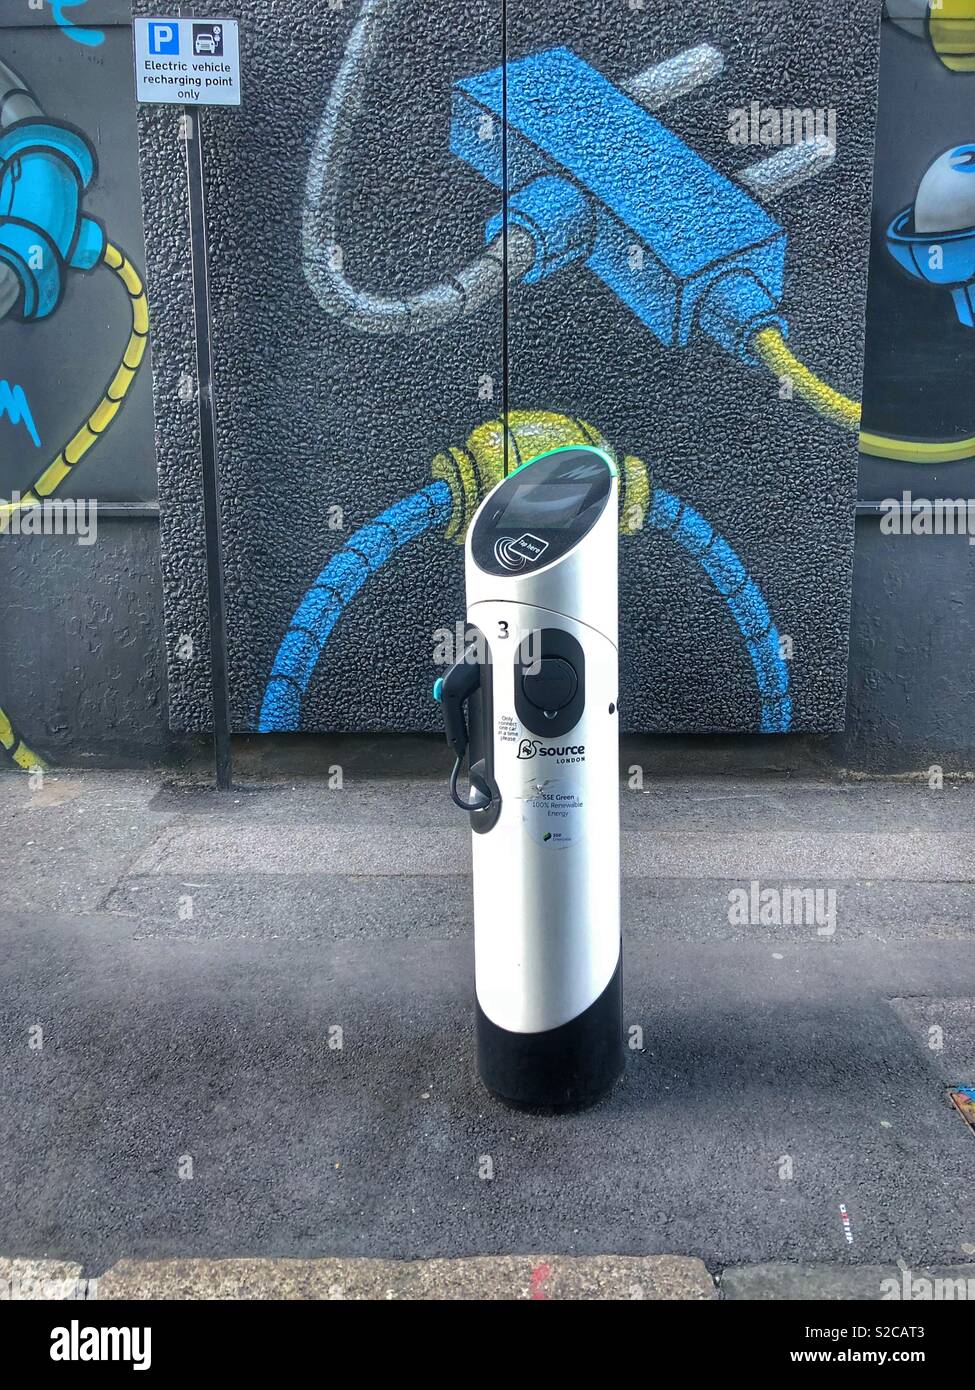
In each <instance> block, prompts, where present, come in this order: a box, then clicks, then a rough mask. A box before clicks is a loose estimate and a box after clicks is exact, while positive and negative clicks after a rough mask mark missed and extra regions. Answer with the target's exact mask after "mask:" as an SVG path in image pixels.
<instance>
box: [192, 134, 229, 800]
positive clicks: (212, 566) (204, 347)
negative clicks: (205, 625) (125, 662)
mask: <svg viewBox="0 0 975 1390" xmlns="http://www.w3.org/2000/svg"><path fill="white" fill-rule="evenodd" d="M200 115H201V113H200V112H199V110H196V109H194V108H193V107H186V108H184V113H183V142H184V144H185V146H186V182H187V188H188V191H189V209H190V251H191V256H192V261H193V315H194V318H195V320H196V377H197V400H198V402H199V411H200V461H201V464H202V466H203V519H204V526H205V531H206V560H207V601H208V608H209V614H210V682H211V704H212V710H213V747H214V755H215V759H216V768H217V786H218V788H219V789H220V791H229V789H230V783H231V755H230V693H229V686H228V681H227V609H226V602H225V598H224V583H223V536H222V526H221V520H220V469H219V461H218V455H217V422H216V416H215V413H214V408H213V349H212V343H211V336H210V279H209V266H208V262H207V215H206V186H205V184H204V181H203V123H202V121H201V119H200Z"/></svg>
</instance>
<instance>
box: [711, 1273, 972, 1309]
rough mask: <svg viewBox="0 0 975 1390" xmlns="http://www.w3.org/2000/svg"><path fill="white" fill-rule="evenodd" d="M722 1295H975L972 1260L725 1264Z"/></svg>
mask: <svg viewBox="0 0 975 1390" xmlns="http://www.w3.org/2000/svg"><path fill="white" fill-rule="evenodd" d="M719 1285H720V1290H721V1297H722V1298H726V1299H732V1300H735V1301H744V1300H747V1301H754V1300H756V1299H758V1300H762V1301H764V1300H805V1299H813V1300H816V1301H825V1302H841V1303H848V1302H851V1301H852V1302H866V1301H871V1302H876V1301H877V1300H882V1301H884V1302H895V1303H896V1302H904V1301H907V1302H912V1303H913V1302H922V1301H924V1298H925V1294H927V1298H928V1300H930V1301H933V1300H934V1298H935V1296H936V1294H937V1295H938V1296H939V1297H940V1298H941V1299H943V1300H944V1301H946V1302H947V1301H950V1302H967V1301H968V1300H970V1299H975V1265H973V1264H959V1265H946V1266H938V1267H936V1268H933V1269H910V1268H908V1267H906V1266H905V1267H903V1268H902V1267H901V1266H900V1265H896V1264H892V1265H850V1266H847V1267H846V1268H844V1267H842V1266H837V1265H803V1264H797V1265H784V1264H767V1265H751V1266H747V1265H746V1266H744V1267H740V1268H732V1269H725V1270H722V1272H721V1278H720V1281H719Z"/></svg>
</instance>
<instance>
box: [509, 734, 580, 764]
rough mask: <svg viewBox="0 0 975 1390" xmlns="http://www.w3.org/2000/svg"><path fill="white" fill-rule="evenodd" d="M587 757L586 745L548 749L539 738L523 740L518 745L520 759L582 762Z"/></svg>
mask: <svg viewBox="0 0 975 1390" xmlns="http://www.w3.org/2000/svg"><path fill="white" fill-rule="evenodd" d="M585 756H586V745H585V744H584V743H580V744H565V745H564V746H563V747H561V748H546V747H544V745H543V744H541V743H539V741H538V739H537V738H523V739H522V740H521V742H520V743H519V744H518V757H519V758H563V759H568V758H573V759H576V760H577V761H579V762H581V761H582V759H583V758H584V757H585Z"/></svg>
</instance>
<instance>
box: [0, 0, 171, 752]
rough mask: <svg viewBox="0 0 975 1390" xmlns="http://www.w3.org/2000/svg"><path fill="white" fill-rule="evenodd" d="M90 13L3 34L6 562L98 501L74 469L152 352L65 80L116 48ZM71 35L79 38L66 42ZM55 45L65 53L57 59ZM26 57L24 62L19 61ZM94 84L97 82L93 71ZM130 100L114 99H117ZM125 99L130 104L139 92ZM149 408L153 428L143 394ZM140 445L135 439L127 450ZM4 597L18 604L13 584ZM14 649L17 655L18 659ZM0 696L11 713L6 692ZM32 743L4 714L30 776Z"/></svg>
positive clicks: (2, 725) (0, 469) (7, 738)
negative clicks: (99, 200) (46, 523)
mask: <svg viewBox="0 0 975 1390" xmlns="http://www.w3.org/2000/svg"><path fill="white" fill-rule="evenodd" d="M81 3H85V0H81ZM79 8H80V5H78V4H76V5H69V4H53V5H51V7H50V10H49V11H43V12H41V13H39V14H35V16H34V17H35V20H36V23H35V24H34V25H33V26H29V25H28V26H24V27H20V28H18V27H16V26H8V25H7V24H5V25H4V26H3V27H0V353H2V356H0V497H2V499H3V500H0V535H2V536H3V537H4V539H3V544H4V545H5V547H7V549H6V550H5V552H4V553H5V555H6V554H9V553H10V547H11V546H12V544H13V535H16V536H29V535H31V534H33V533H34V532H35V531H36V530H37V517H38V516H39V515H40V514H41V511H42V509H45V508H48V509H49V508H50V505H51V503H52V499H54V498H55V497H56V496H58V497H61V496H62V495H68V496H71V497H78V496H79V495H90V494H79V492H78V488H77V484H76V481H75V471H76V469H77V468H78V466H79V465H80V464H81V462H82V460H84V459H86V458H87V457H88V455H89V453H90V452H91V451H93V450H95V448H96V446H100V445H101V441H102V440H103V438H104V437H105V436H106V434H107V433H108V431H110V430H113V429H114V427H115V426H116V421H117V420H118V419H119V417H120V413H121V412H122V411H123V408H124V407H125V406H126V404H127V403H128V401H129V399H130V396H131V394H132V392H133V388H134V386H135V383H136V379H137V376H138V373H139V367H140V364H141V362H142V359H143V356H144V354H145V350H146V344H147V335H148V327H149V323H148V307H147V300H146V294H145V289H144V286H143V282H142V277H141V275H140V273H139V271H138V270H137V269H136V267H135V265H134V264H133V262H132V261H131V260H130V259H129V257H128V255H127V254H126V252H125V250H123V249H122V246H121V245H120V244H118V243H117V242H116V241H115V240H114V234H113V232H112V230H111V224H110V223H109V222H107V221H106V220H105V219H103V218H102V217H101V216H98V215H96V214H95V212H94V211H93V209H92V200H93V194H94V191H95V189H96V187H97V185H98V182H99V177H100V171H99V162H98V151H97V150H96V147H95V144H94V141H93V140H92V138H91V136H90V135H89V134H88V133H87V132H86V130H84V129H83V128H82V127H81V126H80V125H76V124H75V123H74V121H73V119H72V117H73V116H74V114H75V113H74V112H73V111H72V110H71V105H70V102H69V101H68V102H66V100H65V96H66V92H65V87H66V85H67V86H68V88H69V89H70V85H71V84H70V83H68V84H65V83H64V82H63V81H62V80H60V79H61V74H60V72H59V68H60V67H61V66H62V65H63V64H64V63H66V62H67V61H68V60H69V59H72V61H73V62H77V61H78V60H75V59H73V58H72V52H77V53H78V54H79V58H80V61H81V62H82V63H84V62H85V61H86V60H85V59H84V58H83V57H80V55H81V54H82V53H88V52H91V51H94V50H96V49H98V50H100V49H101V48H102V46H103V45H104V44H105V43H106V34H105V33H104V32H102V30H100V29H95V28H90V27H84V28H82V27H80V26H79V25H78V24H76V23H74V21H73V20H72V18H71V16H70V15H69V14H68V13H67V12H68V11H69V10H75V9H79ZM62 35H63V37H62ZM64 37H66V38H67V39H69V40H70V41H71V42H70V43H69V44H68V45H66V46H65V45H64ZM124 37H125V38H126V39H127V37H128V34H127V30H126V31H124ZM52 43H53V44H56V45H58V48H59V52H58V57H57V59H53V50H52V47H51V45H52ZM15 50H16V51H17V53H19V54H22V55H23V57H19V56H18V57H15V56H14V55H15ZM52 59H53V60H52ZM85 76H91V78H92V80H94V74H93V73H89V72H88V71H86V72H85ZM81 80H82V82H83V81H84V80H85V79H84V76H83V77H82V78H81ZM112 95H113V94H112V93H109V99H111V96H112ZM120 95H121V94H120V93H118V92H117V91H116V92H115V93H114V96H115V97H116V99H118V98H119V96H120ZM124 98H125V99H126V100H129V99H130V98H129V93H128V92H125V93H124ZM110 179H111V172H110ZM136 211H137V206H136ZM131 214H132V207H131V200H130V206H129V208H127V209H126V211H125V220H126V222H127V224H128V225H129V226H130V227H131ZM141 404H142V411H143V417H142V419H143V430H145V414H144V412H145V408H146V406H147V404H148V402H147V401H146V399H145V397H143V400H142V403H141ZM131 439H132V435H131V433H127V434H126V435H125V437H124V439H123V440H122V442H121V448H122V450H125V449H126V446H131ZM111 461H112V460H111V459H110V458H109V459H108V460H107V462H111ZM95 481H97V479H96V480H95ZM109 492H110V489H109ZM5 597H6V600H7V602H8V603H10V602H11V600H12V592H11V588H10V581H9V579H8V581H7V593H6V595H5ZM16 654H17V649H16V648H15V647H11V649H10V651H9V655H10V656H16ZM16 666H17V663H16V661H14V660H11V661H9V663H8V665H7V666H6V667H5V672H4V675H3V678H2V679H3V683H4V684H5V685H6V684H7V683H8V681H9V679H10V678H11V676H12V675H13V674H14V673H15V670H16ZM0 698H2V699H3V702H4V704H6V701H7V696H6V695H5V694H4V693H3V692H2V691H0ZM44 698H45V695H44V694H42V693H41V692H37V693H36V700H35V706H34V708H33V709H32V711H31V721H32V727H34V728H37V727H39V726H40V724H41V723H42V719H41V718H39V713H38V705H40V703H41V702H42V701H43V700H44ZM25 737H27V731H26V730H22V728H21V724H20V722H19V721H17V720H15V719H14V718H13V717H12V716H11V715H10V714H9V713H7V712H6V711H5V710H4V709H0V747H2V749H3V751H4V753H5V754H6V756H7V757H8V758H9V759H11V760H12V761H13V762H14V763H16V764H17V765H19V766H21V767H25V768H31V767H34V766H42V765H43V760H42V759H41V757H40V755H39V754H38V753H36V752H35V751H33V749H32V747H31V746H30V744H29V743H28V742H25V741H24V739H25ZM31 742H32V740H31Z"/></svg>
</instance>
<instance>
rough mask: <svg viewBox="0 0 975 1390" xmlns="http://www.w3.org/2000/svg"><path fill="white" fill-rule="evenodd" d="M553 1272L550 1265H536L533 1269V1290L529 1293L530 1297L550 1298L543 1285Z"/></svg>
mask: <svg viewBox="0 0 975 1390" xmlns="http://www.w3.org/2000/svg"><path fill="white" fill-rule="evenodd" d="M551 1273H552V1269H551V1266H550V1265H536V1266H535V1268H534V1269H533V1270H532V1277H531V1292H530V1294H529V1298H536V1299H537V1298H541V1299H547V1298H548V1294H547V1293H546V1292H545V1290H544V1289H543V1288H542V1285H543V1284H544V1283H545V1280H546V1279H547V1278H548V1277H549V1275H550V1274H551Z"/></svg>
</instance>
